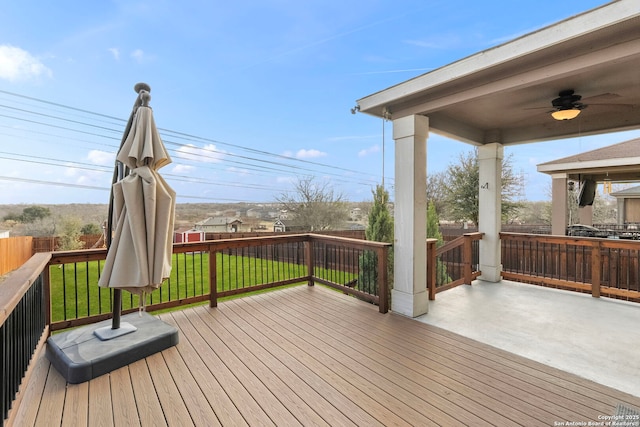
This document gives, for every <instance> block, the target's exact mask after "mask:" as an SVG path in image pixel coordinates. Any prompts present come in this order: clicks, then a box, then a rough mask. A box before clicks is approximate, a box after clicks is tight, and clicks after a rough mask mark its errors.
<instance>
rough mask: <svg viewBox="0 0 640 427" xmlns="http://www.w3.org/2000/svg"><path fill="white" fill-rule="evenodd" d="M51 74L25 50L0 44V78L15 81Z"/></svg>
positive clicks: (49, 75) (51, 74) (50, 75)
mask: <svg viewBox="0 0 640 427" xmlns="http://www.w3.org/2000/svg"><path fill="white" fill-rule="evenodd" d="M52 76H53V73H52V72H51V70H50V69H49V68H47V67H46V66H45V65H44V64H43V63H42V62H40V60H39V59H38V58H36V57H34V56H33V55H31V54H30V53H29V52H27V51H26V50H23V49H20V48H19V47H13V46H10V45H6V44H5V45H0V79H5V80H9V81H10V82H15V81H24V80H31V79H35V78H38V77H49V78H50V77H52Z"/></svg>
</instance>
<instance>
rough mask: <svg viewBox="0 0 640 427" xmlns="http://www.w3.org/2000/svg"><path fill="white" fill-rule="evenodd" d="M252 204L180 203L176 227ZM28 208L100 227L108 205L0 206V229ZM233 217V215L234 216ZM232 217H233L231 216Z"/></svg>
mask: <svg viewBox="0 0 640 427" xmlns="http://www.w3.org/2000/svg"><path fill="white" fill-rule="evenodd" d="M257 205H258V204H252V203H180V204H178V205H176V226H177V227H182V226H191V225H193V224H194V223H196V222H198V221H202V220H203V219H206V218H208V217H210V216H216V215H219V214H220V212H240V213H241V215H244V212H246V210H247V209H250V208H252V207H255V206H257ZM29 206H42V207H44V208H47V209H49V210H50V211H51V217H52V218H54V219H58V218H65V217H75V218H78V219H79V220H80V221H81V222H82V224H90V223H91V224H96V225H98V226H100V225H101V224H102V222H103V221H104V220H106V218H107V215H108V212H109V205H108V204H88V203H87V204H82V203H72V204H60V205H47V204H37V203H34V204H19V205H0V229H2V228H3V226H2V219H3V218H4V217H6V216H7V215H10V214H16V215H19V214H21V213H22V211H23V210H24V208H26V207H29ZM234 215H235V214H234ZM232 216H233V215H232Z"/></svg>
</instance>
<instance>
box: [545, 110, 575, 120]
mask: <svg viewBox="0 0 640 427" xmlns="http://www.w3.org/2000/svg"><path fill="white" fill-rule="evenodd" d="M578 114H580V110H579V109H577V108H568V109H564V110H556V111H554V112H552V113H551V116H552V117H553V118H554V119H556V120H571V119H575V118H576V117H578Z"/></svg>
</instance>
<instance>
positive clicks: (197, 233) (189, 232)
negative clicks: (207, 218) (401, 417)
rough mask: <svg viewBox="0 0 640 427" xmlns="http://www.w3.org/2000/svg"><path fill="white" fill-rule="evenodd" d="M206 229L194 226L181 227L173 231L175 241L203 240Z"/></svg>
mask: <svg viewBox="0 0 640 427" xmlns="http://www.w3.org/2000/svg"><path fill="white" fill-rule="evenodd" d="M204 240H205V237H204V231H202V230H195V229H193V228H180V229H178V230H176V231H174V232H173V243H189V242H202V241H204Z"/></svg>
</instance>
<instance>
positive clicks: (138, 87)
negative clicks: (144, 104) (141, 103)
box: [133, 82, 151, 93]
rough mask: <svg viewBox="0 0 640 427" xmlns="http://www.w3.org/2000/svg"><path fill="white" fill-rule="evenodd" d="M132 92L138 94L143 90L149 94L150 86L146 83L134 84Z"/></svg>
mask: <svg viewBox="0 0 640 427" xmlns="http://www.w3.org/2000/svg"><path fill="white" fill-rule="evenodd" d="M133 90H135V91H136V93H140V91H142V90H145V91H147V92H151V86H149V85H148V84H146V83H142V82H140V83H136V85H135V86H134V87H133Z"/></svg>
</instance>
